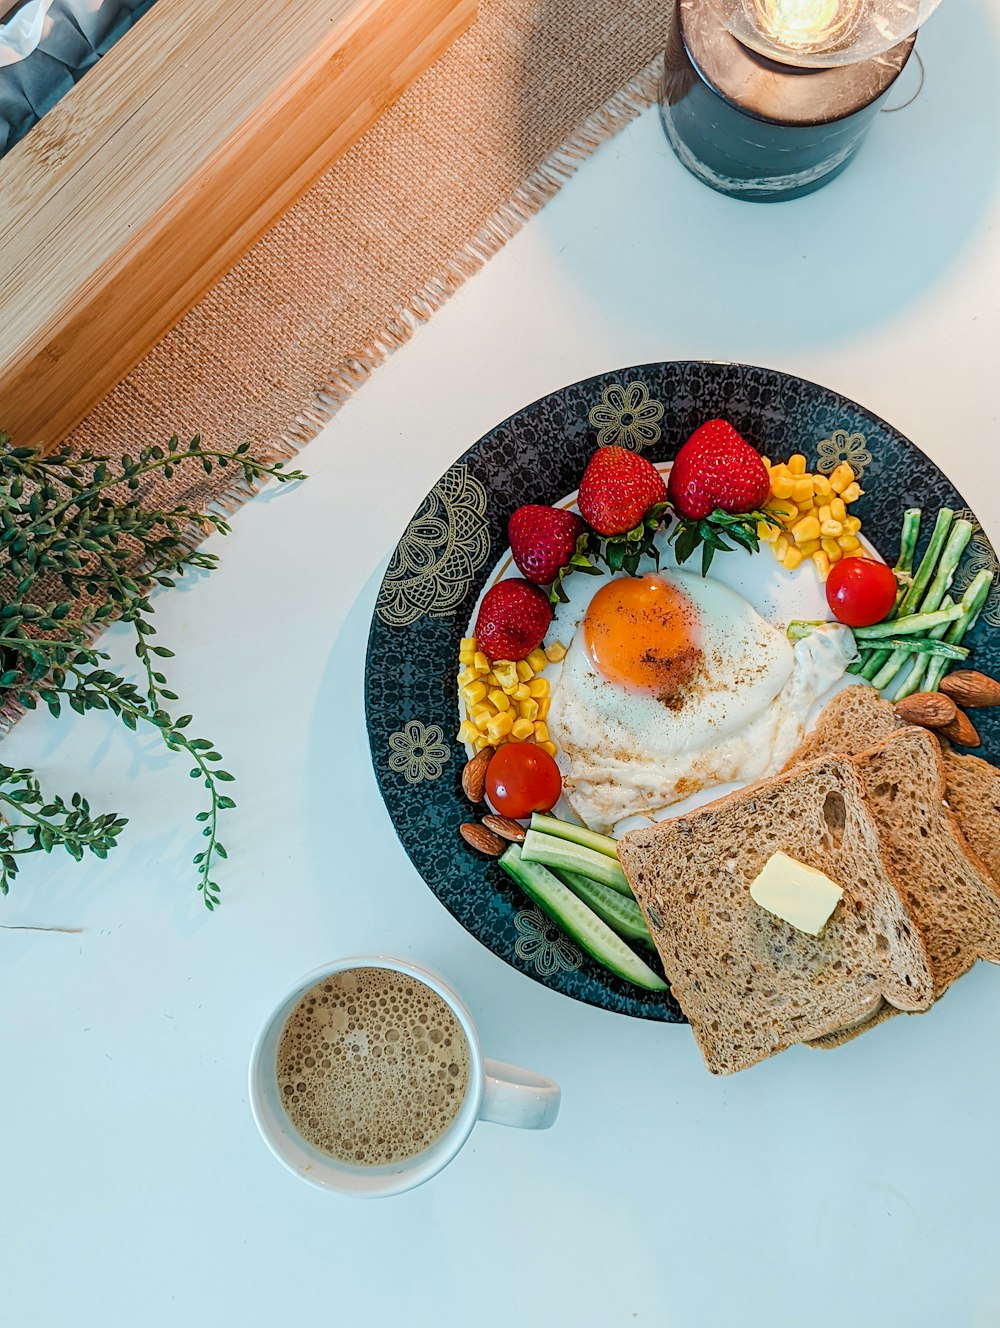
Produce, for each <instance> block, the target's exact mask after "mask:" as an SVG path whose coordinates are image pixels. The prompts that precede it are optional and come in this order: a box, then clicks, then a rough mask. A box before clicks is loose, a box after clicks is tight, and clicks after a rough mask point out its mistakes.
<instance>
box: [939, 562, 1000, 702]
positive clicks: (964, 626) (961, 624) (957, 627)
mask: <svg viewBox="0 0 1000 1328" xmlns="http://www.w3.org/2000/svg"><path fill="white" fill-rule="evenodd" d="M992 586H993V573H992V572H990V571H988V570H987V569H986V568H984V569H983V570H982V571H981V572H977V573H976V575H975V576H974V577H973V578H972V580H971V581H970V582H969V584H968V586H966V588H965V594H964V595H963V596H962V600H961V609H962V616H961V617H960V618H956V619H955V621H954V622H953V623H952V624H951V626H950V627H949V628H948V629H947V631H946V632H945V637H944V639H945V641H950V642H951V643H952V644H953V645H958V644H959V643H960V642H961V641H962V640H963V638H964V637H965V636H966V635H967V634H968V633H969V632H971V631H972V629H973V627H974V626H975V625H976V621H977V619H978V618H979V615H980V613H982V611H983V606H984V605H985V603H986V600H987V597H988V595H989V593H990V590H991V588H992ZM946 668H947V665H946V664H945V662H944V660H935V661H934V663H933V664H932V666H931V668H930V669H929V670H928V673H927V681H926V683H925V684H924V690H925V691H928V692H936V691H937V689H938V688H939V687H940V685H941V679H942V678H943V677H944V673H945V669H946Z"/></svg>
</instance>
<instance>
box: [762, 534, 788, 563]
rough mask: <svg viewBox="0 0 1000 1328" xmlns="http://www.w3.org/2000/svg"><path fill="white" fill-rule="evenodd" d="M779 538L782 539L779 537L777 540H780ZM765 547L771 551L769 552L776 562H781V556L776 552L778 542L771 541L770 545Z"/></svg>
mask: <svg viewBox="0 0 1000 1328" xmlns="http://www.w3.org/2000/svg"><path fill="white" fill-rule="evenodd" d="M781 538H782V536H781V535H779V536H778V539H781ZM786 544H787V541H786ZM767 547H768V548H769V549H770V550H771V552H772V553H773V554H774V556H775V558H776V559H777V561H778V562H781V559H782V555H781V554H780V553H779V552H778V540H772V541H771V543H770V544H769V545H768V546H767Z"/></svg>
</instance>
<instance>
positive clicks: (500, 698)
mask: <svg viewBox="0 0 1000 1328" xmlns="http://www.w3.org/2000/svg"><path fill="white" fill-rule="evenodd" d="M489 698H490V700H491V701H492V702H493V704H494V705H495V706H496V708H497V709H498V710H509V709H510V697H509V696H508V695H507V693H506V692H504V691H501V689H500V688H499V687H494V688H493V690H492V691H491V692H490V693H489Z"/></svg>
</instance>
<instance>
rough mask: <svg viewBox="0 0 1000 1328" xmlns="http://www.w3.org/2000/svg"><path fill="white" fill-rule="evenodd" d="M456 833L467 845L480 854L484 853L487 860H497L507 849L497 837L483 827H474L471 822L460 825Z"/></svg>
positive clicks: (473, 823)
mask: <svg viewBox="0 0 1000 1328" xmlns="http://www.w3.org/2000/svg"><path fill="white" fill-rule="evenodd" d="M458 833H459V834H460V835H461V836H462V838H463V839H464V840H465V842H466V843H467V844H469V845H470V846H471V847H472V848H474V849H477V850H478V851H479V852H480V853H485V854H486V856H487V857H489V858H498V857H499V856H500V854H501V853H502V852H503V851H504V849H505V848H506V847H507V845H506V844H505V843H504V841H503V840H502V839H501V838H500V836H499V835H495V834H494V833H493V831H492V830H487V829H486V826H485V825H476V824H475V822H473V821H466V822H465V823H464V825H460V826H459V827H458Z"/></svg>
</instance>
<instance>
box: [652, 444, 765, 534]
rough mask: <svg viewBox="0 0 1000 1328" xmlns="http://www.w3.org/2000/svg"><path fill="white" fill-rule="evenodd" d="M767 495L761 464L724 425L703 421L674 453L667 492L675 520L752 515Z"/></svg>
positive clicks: (755, 454)
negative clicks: (718, 512)
mask: <svg viewBox="0 0 1000 1328" xmlns="http://www.w3.org/2000/svg"><path fill="white" fill-rule="evenodd" d="M770 491H771V481H770V478H769V477H768V473H767V469H766V467H765V466H764V463H763V461H761V459H760V455H759V453H757V452H756V451H755V450H754V449H753V448H752V447H751V446H750V444H749V443H748V442H747V441H746V439H745V438H741V437H740V435H739V434H738V433H737V432H736V430H735V429H734V428H733V426H732V425H731V424H730V423H729V422H728V421H727V420H709V421H708V423H707V424H703V425H702V426H701V427H700V428H698V429H695V431H694V433H693V434H692V435H691V437H690V438H689V439H688V440H687V442H686V443H685V444H684V446H683V447H682V448H681V450H680V451H679V452H678V453H677V458H676V460H675V461H674V464H673V468H672V469H671V471H670V482H669V484H668V485H667V493H668V494H669V497H670V501H671V503H672V504H673V507H674V511H675V512H676V513H677V515H678V516H681V517H686V518H687V519H689V520H694V521H700V520H701V519H702V518H703V517H706V516H709V515H710V514H711V513H712V512H714V511H715V509H716V508H720V509H721V510H722V511H723V512H738V513H743V512H753V511H755V510H756V509H757V508H759V507H760V505H761V504H762V503H763V502H764V500H765V499H766V498H767V495H768V494H769V493H770Z"/></svg>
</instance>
